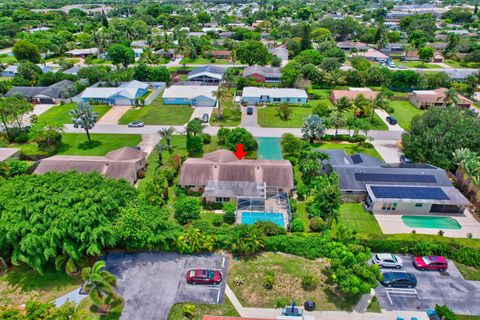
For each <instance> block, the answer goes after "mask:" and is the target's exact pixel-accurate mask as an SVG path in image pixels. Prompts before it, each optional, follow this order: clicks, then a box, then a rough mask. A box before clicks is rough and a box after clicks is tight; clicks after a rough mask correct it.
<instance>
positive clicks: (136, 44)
mask: <svg viewBox="0 0 480 320" xmlns="http://www.w3.org/2000/svg"><path fill="white" fill-rule="evenodd" d="M130 47H131V48H146V47H148V45H147V41H146V40H136V41H132V42H131V43H130Z"/></svg>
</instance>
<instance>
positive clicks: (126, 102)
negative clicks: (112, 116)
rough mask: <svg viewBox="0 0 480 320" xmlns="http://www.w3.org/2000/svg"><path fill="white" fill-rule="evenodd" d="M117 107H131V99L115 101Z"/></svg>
mask: <svg viewBox="0 0 480 320" xmlns="http://www.w3.org/2000/svg"><path fill="white" fill-rule="evenodd" d="M115 105H117V106H131V105H132V104H131V102H130V99H115Z"/></svg>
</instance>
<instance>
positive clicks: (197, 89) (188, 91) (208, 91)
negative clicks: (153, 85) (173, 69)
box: [163, 86, 218, 100]
mask: <svg viewBox="0 0 480 320" xmlns="http://www.w3.org/2000/svg"><path fill="white" fill-rule="evenodd" d="M217 89H218V86H171V87H170V88H166V89H165V91H164V92H163V98H164V99H165V98H167V99H175V98H185V99H192V98H195V97H199V96H205V97H208V98H211V99H214V100H216V98H215V97H214V96H213V94H212V92H214V91H216V90H217Z"/></svg>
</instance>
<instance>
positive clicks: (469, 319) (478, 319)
mask: <svg viewBox="0 0 480 320" xmlns="http://www.w3.org/2000/svg"><path fill="white" fill-rule="evenodd" d="M457 319H458V320H480V316H466V315H460V314H457Z"/></svg>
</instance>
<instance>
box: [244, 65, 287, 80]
mask: <svg viewBox="0 0 480 320" xmlns="http://www.w3.org/2000/svg"><path fill="white" fill-rule="evenodd" d="M253 74H259V75H262V76H264V77H268V78H274V77H275V78H280V77H281V76H282V71H281V70H280V68H273V67H262V66H259V65H253V66H250V67H246V68H245V71H244V72H243V76H244V77H248V76H251V75H253Z"/></svg>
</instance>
